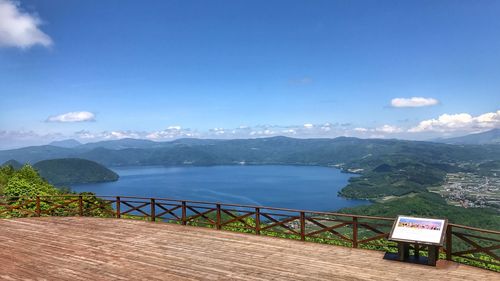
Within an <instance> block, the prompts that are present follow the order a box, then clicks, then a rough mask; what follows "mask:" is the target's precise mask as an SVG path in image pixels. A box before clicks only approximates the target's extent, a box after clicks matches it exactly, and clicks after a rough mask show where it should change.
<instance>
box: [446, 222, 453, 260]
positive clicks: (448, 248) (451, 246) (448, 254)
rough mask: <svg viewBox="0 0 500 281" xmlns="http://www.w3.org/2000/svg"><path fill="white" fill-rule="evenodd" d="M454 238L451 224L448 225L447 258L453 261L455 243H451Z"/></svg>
mask: <svg viewBox="0 0 500 281" xmlns="http://www.w3.org/2000/svg"><path fill="white" fill-rule="evenodd" d="M451 239H452V230H451V225H448V227H446V259H447V260H449V261H451V252H452V251H453V245H452V243H451Z"/></svg>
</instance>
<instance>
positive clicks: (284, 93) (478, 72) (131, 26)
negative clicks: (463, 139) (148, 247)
mask: <svg viewBox="0 0 500 281" xmlns="http://www.w3.org/2000/svg"><path fill="white" fill-rule="evenodd" d="M499 15H500V1H497V0H492V1H488V0H479V1H478V0H469V1H463V0H453V1H445V0H441V1H433V0H432V1H425V0H418V1H411V0H408V1H398V0H395V1H388V0H373V1H372V0H363V1H361V0H360V1H344V0H342V1H333V0H328V1H307V0H305V1H268V0H267V1H238V0H228V1H189V0H178V1H172V0H165V1H129V0H123V1H122V0H120V1H117V0H115V1H113V0H109V1H98V0H74V1H66V0H51V1H24V0H22V1H12V0H0V149H8V148H14V147H21V146H26V145H37V144H46V143H49V142H51V141H53V140H61V139H68V138H74V139H77V140H79V141H81V142H94V141H99V140H106V139H119V138H125V137H132V138H145V139H150V140H155V141H166V140H172V139H176V138H181V137H198V138H256V137H267V136H275V135H285V136H290V137H299V138H312V137H328V138H330V137H331V138H333V137H338V136H354V137H361V138H401V139H414V140H428V139H435V138H443V137H451V136H457V135H465V134H469V133H476V132H482V131H486V130H490V129H492V128H499V127H500V16H499Z"/></svg>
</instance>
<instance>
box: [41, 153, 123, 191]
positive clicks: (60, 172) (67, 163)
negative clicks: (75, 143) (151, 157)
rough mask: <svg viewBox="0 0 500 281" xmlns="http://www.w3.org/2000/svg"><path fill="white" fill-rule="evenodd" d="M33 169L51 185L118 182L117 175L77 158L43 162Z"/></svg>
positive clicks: (98, 165) (101, 166) (96, 164)
mask: <svg viewBox="0 0 500 281" xmlns="http://www.w3.org/2000/svg"><path fill="white" fill-rule="evenodd" d="M33 167H34V168H35V169H36V170H38V172H39V173H40V175H41V176H42V177H43V178H44V179H46V180H47V181H48V182H50V183H51V184H54V185H57V186H61V185H69V184H75V183H79V184H80V183H93V182H106V181H116V180H118V175H117V174H116V173H115V172H113V171H111V170H110V169H108V168H106V167H104V166H103V165H101V164H98V163H96V162H94V161H89V160H85V159H78V158H64V159H52V160H43V161H40V162H38V163H36V164H35V165H33Z"/></svg>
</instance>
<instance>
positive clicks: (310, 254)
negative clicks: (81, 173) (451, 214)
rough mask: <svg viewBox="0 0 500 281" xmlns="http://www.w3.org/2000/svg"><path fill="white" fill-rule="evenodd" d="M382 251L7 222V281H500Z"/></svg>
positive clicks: (0, 232) (200, 231) (2, 227)
mask: <svg viewBox="0 0 500 281" xmlns="http://www.w3.org/2000/svg"><path fill="white" fill-rule="evenodd" d="M382 256H383V253H382V252H377V251H369V250H361V249H352V248H345V247H336V246H330V245H321V244H315V243H308V242H300V241H292V240H286V239H279V238H272V237H262V236H255V235H250V234H240V233H233V232H226V231H215V230H213V229H206V228H201V227H190V226H181V225H173V224H163V223H151V222H145V221H134V220H119V219H100V218H78V217H76V218H75V217H71V218H68V217H66V218H56V217H42V218H25V219H10V220H0V280H265V281H267V280H490V281H493V280H500V274H499V273H495V272H492V271H488V270H483V269H479V268H474V267H470V266H466V265H461V264H457V263H453V262H447V261H439V262H438V266H437V267H436V268H434V267H429V266H422V265H414V264H407V263H400V262H395V261H387V260H383V259H382Z"/></svg>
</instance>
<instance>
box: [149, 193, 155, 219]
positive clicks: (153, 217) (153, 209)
mask: <svg viewBox="0 0 500 281" xmlns="http://www.w3.org/2000/svg"><path fill="white" fill-rule="evenodd" d="M150 205H151V221H152V222H154V221H156V212H155V211H156V202H155V199H154V198H151V203H150Z"/></svg>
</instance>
